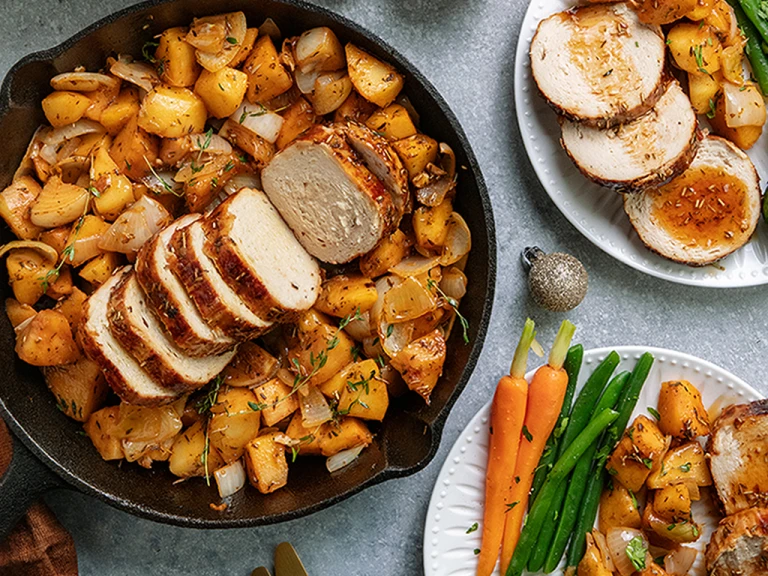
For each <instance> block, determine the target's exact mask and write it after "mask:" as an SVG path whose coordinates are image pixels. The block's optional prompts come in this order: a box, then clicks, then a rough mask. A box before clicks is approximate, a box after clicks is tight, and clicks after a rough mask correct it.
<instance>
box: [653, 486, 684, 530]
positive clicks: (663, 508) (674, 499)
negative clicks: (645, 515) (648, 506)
mask: <svg viewBox="0 0 768 576" xmlns="http://www.w3.org/2000/svg"><path fill="white" fill-rule="evenodd" d="M653 509H654V511H655V512H656V514H658V515H659V516H660V517H661V518H663V519H664V520H666V521H667V522H669V523H670V524H674V523H675V522H683V521H690V520H691V493H690V492H689V491H688V486H686V485H685V484H673V485H671V486H667V487H666V488H662V489H661V490H657V491H656V492H655V494H654V496H653Z"/></svg>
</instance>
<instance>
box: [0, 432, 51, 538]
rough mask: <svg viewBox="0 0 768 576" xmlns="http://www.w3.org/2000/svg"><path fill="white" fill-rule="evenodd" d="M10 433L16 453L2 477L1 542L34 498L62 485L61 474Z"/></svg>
mask: <svg viewBox="0 0 768 576" xmlns="http://www.w3.org/2000/svg"><path fill="white" fill-rule="evenodd" d="M0 425H2V422H1V421H0ZM9 435H10V436H11V439H12V444H13V456H12V459H11V463H10V465H9V466H8V470H6V472H5V475H4V476H3V477H1V478H0V510H2V513H0V541H3V540H5V538H6V537H7V536H8V534H9V533H10V532H11V530H13V528H14V526H16V523H17V522H18V521H19V520H20V519H21V517H22V516H24V513H25V512H26V511H27V508H29V506H30V505H31V504H33V503H34V502H35V500H37V499H38V498H39V497H40V496H42V495H43V494H44V493H45V492H48V491H49V490H51V489H52V488H57V487H61V486H62V485H63V483H62V481H61V480H60V479H59V477H58V476H56V475H55V474H54V473H53V472H52V471H51V470H49V469H48V468H47V467H46V466H45V465H44V464H43V463H42V462H40V460H38V459H37V458H35V456H34V455H33V454H32V452H30V451H29V450H28V449H27V447H26V446H24V445H23V444H22V443H21V442H20V441H19V440H18V439H17V438H16V436H14V435H13V434H12V433H10V432H9Z"/></svg>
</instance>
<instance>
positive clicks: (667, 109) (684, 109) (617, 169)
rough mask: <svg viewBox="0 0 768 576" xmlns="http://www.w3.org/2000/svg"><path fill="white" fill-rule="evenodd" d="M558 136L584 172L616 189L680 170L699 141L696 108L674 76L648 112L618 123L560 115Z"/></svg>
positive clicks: (640, 186)
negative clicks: (597, 123)
mask: <svg viewBox="0 0 768 576" xmlns="http://www.w3.org/2000/svg"><path fill="white" fill-rule="evenodd" d="M561 128H562V135H561V138H560V142H561V144H562V145H563V148H564V149H565V151H566V153H567V154H568V156H570V158H571V160H573V162H574V163H575V164H576V167H577V168H578V169H579V170H580V171H581V173H582V174H584V176H586V177H587V178H589V179H590V180H592V181H593V182H596V183H597V184H601V185H603V186H607V187H609V188H613V189H614V190H616V191H617V192H642V191H643V190H647V189H648V188H651V187H654V186H660V185H661V184H664V183H665V182H668V181H669V180H670V179H672V178H674V177H675V176H677V175H678V174H681V173H682V172H683V171H684V170H685V169H686V168H688V165H689V164H690V163H691V161H692V160H693V157H694V155H695V153H696V145H697V139H696V137H697V132H698V128H697V122H696V114H695V113H694V111H693V108H692V107H691V102H690V100H689V99H688V96H686V95H685V93H684V92H683V89H682V88H681V87H680V84H679V83H678V82H677V81H676V80H673V81H671V82H670V83H669V84H668V87H667V90H666V92H665V93H664V95H663V96H662V97H661V99H660V100H659V101H658V102H657V103H656V106H654V107H653V109H651V110H650V111H649V112H648V113H647V114H644V115H643V116H641V117H640V118H638V119H636V120H633V121H632V122H628V123H627V124H622V125H620V126H616V127H614V128H603V129H601V128H593V127H589V126H585V125H584V124H581V123H578V122H572V121H570V120H561Z"/></svg>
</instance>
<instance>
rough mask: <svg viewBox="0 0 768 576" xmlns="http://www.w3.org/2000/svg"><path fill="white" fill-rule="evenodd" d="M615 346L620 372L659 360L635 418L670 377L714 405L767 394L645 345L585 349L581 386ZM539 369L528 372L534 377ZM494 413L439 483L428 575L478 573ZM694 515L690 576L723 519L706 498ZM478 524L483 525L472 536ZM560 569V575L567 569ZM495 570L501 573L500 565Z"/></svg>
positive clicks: (465, 435)
mask: <svg viewBox="0 0 768 576" xmlns="http://www.w3.org/2000/svg"><path fill="white" fill-rule="evenodd" d="M611 350H616V352H618V353H619V355H620V356H621V363H620V364H619V366H618V368H617V369H616V371H617V372H616V373H618V371H621V370H632V368H633V367H634V365H635V362H636V361H637V359H638V358H640V356H641V355H642V354H643V353H644V352H651V353H652V354H653V355H654V356H655V358H656V361H655V362H654V363H653V367H652V368H651V373H650V374H649V375H648V380H647V381H646V383H645V386H644V387H643V390H642V392H641V394H640V399H639V401H638V403H637V407H636V409H635V411H634V413H633V414H632V418H633V419H634V418H635V417H637V416H638V415H640V414H647V411H646V410H647V407H648V406H655V405H656V400H657V399H658V394H659V390H660V387H661V383H662V382H665V381H667V380H689V381H690V382H691V383H692V384H694V385H695V386H696V387H697V388H698V389H699V391H700V392H701V395H702V399H703V400H704V405H705V406H711V405H712V403H713V402H714V401H715V400H717V399H718V398H721V399H722V401H723V403H724V405H725V404H730V403H734V402H751V401H753V400H759V399H760V398H762V396H761V395H760V394H759V393H758V392H757V391H756V390H754V389H753V388H751V387H750V386H749V385H748V384H746V383H745V382H744V381H743V380H741V379H740V378H737V377H736V376H734V375H733V374H731V373H730V372H728V371H726V370H724V369H722V368H719V367H718V366H715V365H714V364H712V363H710V362H707V361H705V360H701V359H699V358H696V357H694V356H690V355H688V354H684V353H682V352H675V351H672V350H663V349H660V348H647V347H643V346H620V347H618V348H598V349H594V350H589V351H587V352H585V353H584V362H583V365H582V369H581V373H580V374H579V381H578V386H577V390H578V389H580V388H581V386H582V385H583V384H584V382H585V381H586V379H587V377H588V376H589V375H590V374H591V373H592V371H593V370H594V368H595V366H596V365H597V364H599V363H600V362H601V361H602V360H603V359H604V358H605V357H606V356H607V355H608V354H609V353H610V351H611ZM533 372H534V371H533V370H532V371H530V372H529V373H528V374H527V375H526V378H527V379H528V380H530V378H531V376H532V375H533ZM489 412H490V403H488V404H486V405H485V406H483V407H482V408H481V409H480V411H479V412H478V413H477V414H476V415H475V416H474V418H472V420H471V421H470V422H469V424H467V427H466V428H464V430H463V431H462V433H461V434H460V435H459V437H458V439H457V440H456V443H455V444H454V445H453V448H451V451H450V452H449V453H448V457H447V459H446V461H445V463H444V464H443V467H442V469H441V470H440V474H439V475H438V477H437V480H436V481H435V487H434V489H433V491H432V498H431V499H430V502H429V507H428V509H427V518H426V522H425V526H424V574H425V575H426V576H475V569H476V567H477V560H476V556H475V554H474V550H475V549H476V548H479V547H480V541H481V533H482V520H483V518H482V516H483V500H484V492H485V467H486V460H487V458H488V426H487V425H488V416H489ZM693 514H694V517H695V518H696V519H697V521H699V522H700V523H701V524H702V528H703V530H702V535H701V538H699V540H698V541H697V542H696V545H695V546H696V547H697V549H698V550H699V551H700V552H702V553H701V554H699V555H698V557H697V560H696V564H695V565H694V567H693V570H692V571H691V572H690V574H691V576H704V574H705V569H704V554H703V551H704V547H705V546H706V543H707V542H708V541H709V537H710V534H711V532H712V529H713V526H714V525H716V523H717V517H716V516H714V515H713V506H711V505H707V503H706V502H705V501H704V500H702V501H701V502H696V503H695V507H694V510H693ZM475 522H477V523H478V524H479V525H480V526H481V529H479V530H476V531H474V532H472V533H470V534H467V530H468V529H469V527H470V526H472V525H473V524H474V523H475ZM558 570H559V569H558ZM558 570H556V571H555V572H554V573H561V572H558ZM494 574H495V575H500V574H501V572H500V569H499V567H498V566H497V567H496V570H495V572H494Z"/></svg>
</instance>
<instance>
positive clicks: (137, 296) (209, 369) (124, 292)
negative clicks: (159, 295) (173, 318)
mask: <svg viewBox="0 0 768 576" xmlns="http://www.w3.org/2000/svg"><path fill="white" fill-rule="evenodd" d="M107 317H108V318H109V325H110V328H111V329H112V334H113V335H114V336H115V338H117V341H118V342H120V344H121V345H122V346H123V348H125V349H126V350H127V351H128V352H129V353H130V354H131V355H132V356H133V357H134V359H135V360H136V361H137V362H138V363H139V364H140V365H141V366H142V368H144V370H145V371H146V372H147V373H148V374H149V375H150V376H152V378H154V379H155V380H156V381H157V382H158V383H159V384H160V385H161V386H163V387H165V388H168V389H169V390H173V391H178V392H182V393H183V392H189V391H191V390H195V389H197V388H200V387H201V386H204V385H205V384H207V383H208V382H210V381H211V380H213V378H215V377H216V375H217V374H218V373H219V372H221V371H222V370H224V367H225V366H226V365H227V364H228V363H229V361H230V360H231V359H232V357H233V356H234V355H235V349H234V348H232V349H231V350H230V351H228V352H224V353H222V354H219V355H210V356H204V357H200V358H194V357H192V356H189V355H187V354H185V353H184V351H183V350H182V349H181V348H179V347H178V346H176V344H175V343H174V342H173V341H172V340H171V339H170V338H169V337H168V335H167V334H166V332H165V330H164V329H163V326H162V324H161V323H160V321H159V320H158V319H157V317H156V316H155V315H154V313H153V312H152V311H151V310H150V309H149V305H148V302H147V299H146V297H145V296H144V291H143V290H142V289H141V285H140V284H139V281H138V280H137V279H136V275H135V274H133V273H129V274H126V275H125V276H124V277H123V278H122V280H120V284H118V285H117V287H116V288H115V289H114V290H113V291H112V296H111V297H110V302H109V311H108V313H107Z"/></svg>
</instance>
